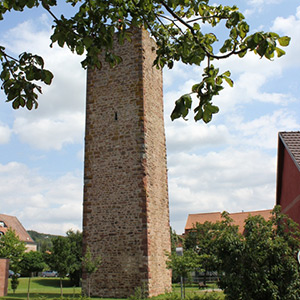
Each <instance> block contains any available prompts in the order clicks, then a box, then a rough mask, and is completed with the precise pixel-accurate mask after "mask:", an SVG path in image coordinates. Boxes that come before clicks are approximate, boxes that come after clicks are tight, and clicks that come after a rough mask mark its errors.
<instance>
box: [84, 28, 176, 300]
mask: <svg viewBox="0 0 300 300" xmlns="http://www.w3.org/2000/svg"><path fill="white" fill-rule="evenodd" d="M114 51H115V53H117V54H118V55H120V56H121V57H122V59H123V61H122V62H121V63H120V64H119V65H118V66H117V67H115V68H113V69H112V68H110V67H109V66H108V65H107V64H104V63H103V67H102V69H101V70H97V69H95V70H91V69H90V70H88V75H87V106H86V135H85V168H84V181H85V185H84V204H83V205H84V206H83V239H84V240H83V243H84V248H85V249H86V247H89V248H90V250H91V252H92V254H93V255H94V256H98V255H101V257H102V264H101V266H100V269H99V270H98V271H97V272H96V273H95V274H93V275H92V277H91V295H93V296H98V297H114V298H124V297H128V296H130V295H132V294H133V293H134V291H135V288H138V287H140V288H143V289H144V290H145V292H146V293H147V294H148V296H150V297H151V296H155V295H158V294H162V293H165V292H166V291H169V290H170V289H171V273H170V271H169V270H167V269H166V255H165V254H166V252H170V227H169V203H168V186H167V167H166V146H165V134H164V120H163V91H162V72H161V70H157V69H156V68H155V67H152V64H153V61H154V59H155V57H156V52H155V42H154V41H153V40H152V39H151V38H150V37H149V34H148V32H147V31H145V30H139V29H135V30H134V34H133V36H132V42H131V43H129V42H125V44H124V45H122V46H120V45H116V46H115V48H114ZM86 276H87V275H86V274H84V276H83V290H85V291H86V292H87V288H88V287H87V286H88V284H87V279H86V278H87V277H86Z"/></svg>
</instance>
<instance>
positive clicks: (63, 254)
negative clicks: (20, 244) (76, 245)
mask: <svg viewBox="0 0 300 300" xmlns="http://www.w3.org/2000/svg"><path fill="white" fill-rule="evenodd" d="M52 242H53V247H52V249H51V252H50V253H49V254H48V259H47V264H48V265H49V266H50V267H51V268H52V270H55V271H57V273H58V275H59V278H60V293H61V297H62V296H63V284H62V279H63V278H64V277H66V275H67V274H68V273H69V272H70V267H71V266H72V265H73V263H74V256H73V255H72V252H71V244H70V241H69V240H68V239H67V238H66V237H62V236H58V237H55V238H54V239H53V241H52Z"/></svg>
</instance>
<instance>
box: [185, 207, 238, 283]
mask: <svg viewBox="0 0 300 300" xmlns="http://www.w3.org/2000/svg"><path fill="white" fill-rule="evenodd" d="M226 233H229V234H232V233H233V234H237V233H238V227H237V226H235V225H233V224H232V219H231V218H230V217H229V214H228V213H227V212H223V213H222V220H221V221H218V222H216V223H212V222H208V221H206V222H204V223H202V224H201V223H196V225H195V226H194V228H193V229H192V230H191V231H190V232H189V233H188V234H187V236H186V238H185V240H184V247H185V249H189V250H193V251H194V252H195V253H196V254H197V255H198V260H197V261H198V264H199V265H198V267H199V268H201V269H203V270H204V279H203V284H204V285H206V280H207V273H208V272H209V271H218V269H219V264H220V258H219V256H218V250H217V249H218V247H219V245H218V242H219V237H220V236H221V235H224V234H226Z"/></svg>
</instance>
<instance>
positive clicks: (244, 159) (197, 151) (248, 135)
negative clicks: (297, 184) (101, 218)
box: [0, 0, 300, 234]
mask: <svg viewBox="0 0 300 300" xmlns="http://www.w3.org/2000/svg"><path fill="white" fill-rule="evenodd" d="M60 3H62V1H61V2H60ZM226 4H230V5H231V4H232V5H233V4H236V5H237V6H239V7H240V8H241V11H242V12H243V13H244V14H245V16H246V19H247V21H248V23H249V24H250V25H251V30H264V31H276V32H278V33H279V34H281V35H289V36H290V37H291V38H292V39H291V44H290V46H289V47H288V48H286V49H285V50H286V53H287V54H286V55H285V56H284V57H282V58H280V59H275V60H274V61H272V62H270V61H267V60H264V59H259V58H258V57H256V56H254V55H248V56H247V57H246V58H244V59H242V60H241V59H238V58H231V59H229V60H226V61H219V62H214V64H215V65H218V66H219V67H220V68H221V70H224V71H226V70H227V69H229V70H231V72H232V78H233V80H234V82H235V84H234V87H233V88H230V87H227V88H226V89H225V90H223V91H222V92H221V94H220V96H219V97H218V98H216V99H215V103H216V104H217V105H218V106H219V107H220V112H219V114H218V115H216V116H215V117H214V118H213V121H212V122H211V123H210V124H208V125H205V124H202V123H195V122H194V121H193V119H192V116H190V120H189V121H188V122H185V121H183V120H177V121H175V122H171V120H170V117H169V116H170V113H171V111H172V109H173V106H174V100H176V99H177V98H178V97H179V96H180V95H182V94H184V93H187V92H189V90H190V87H191V85H192V84H193V83H196V81H197V78H198V77H201V70H200V69H199V68H196V67H186V66H184V65H182V64H176V65H175V67H174V69H173V70H171V71H169V70H165V71H164V101H165V124H166V138H167V153H168V169H169V197H170V219H171V226H172V227H173V228H174V229H175V230H176V232H177V233H182V232H183V230H184V226H185V222H186V219H187V215H188V214H189V213H201V212H213V211H223V210H227V211H229V212H238V211H242V210H244V211H250V210H260V209H269V208H272V207H273V206H274V204H275V189H276V155H277V134H278V131H299V130H300V96H299V95H300V79H299V75H298V73H299V68H300V56H299V53H300V3H299V1H295V0H289V1H283V0H252V1H239V2H236V3H235V2H232V1H230V3H228V2H227V3H226ZM57 11H58V10H57ZM62 11H63V12H64V13H66V12H67V13H68V10H66V7H65V6H64V5H63V6H62ZM50 31H51V19H50V17H49V16H48V15H46V14H45V13H44V12H43V11H42V10H34V11H29V10H27V11H26V12H25V13H13V14H8V15H7V17H5V20H4V21H1V27H0V44H2V45H4V46H5V47H6V48H7V49H9V51H11V53H13V54H14V55H18V54H19V53H21V52H22V51H30V52H32V53H37V54H40V55H43V56H44V58H45V63H46V67H47V68H49V69H51V70H52V71H53V73H54V75H55V78H54V81H53V84H52V85H51V87H44V89H43V95H42V96H41V97H40V100H39V108H38V109H37V110H35V111H30V112H29V111H26V110H18V111H14V110H13V109H12V108H11V105H10V104H8V103H4V101H3V100H4V96H3V94H0V99H1V101H0V199H1V201H0V212H1V213H4V214H11V215H15V216H17V217H18V218H19V219H20V221H21V222H22V223H23V224H24V226H25V227H26V229H33V230H36V231H39V232H45V233H56V234H63V233H65V232H66V231H67V230H68V229H70V228H73V229H81V219H82V184H83V183H82V181H83V180H82V178H83V146H84V145H83V140H84V119H85V116H84V114H85V111H84V105H85V104H84V102H85V83H86V77H85V76H86V75H85V71H84V70H82V69H81V67H80V61H81V60H82V59H83V58H82V57H78V56H76V55H73V54H71V53H70V52H69V51H68V50H67V49H60V48H58V47H54V48H53V49H50V48H49V44H50V40H49V36H50Z"/></svg>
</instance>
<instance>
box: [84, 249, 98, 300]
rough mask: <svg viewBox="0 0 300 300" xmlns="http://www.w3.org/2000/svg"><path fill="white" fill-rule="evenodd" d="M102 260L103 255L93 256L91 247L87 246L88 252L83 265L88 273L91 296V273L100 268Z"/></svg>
mask: <svg viewBox="0 0 300 300" xmlns="http://www.w3.org/2000/svg"><path fill="white" fill-rule="evenodd" d="M101 261H102V259H101V256H96V257H93V255H92V252H91V249H90V247H87V249H86V253H85V255H84V257H83V259H82V265H83V268H84V270H85V272H86V274H87V280H88V297H89V298H90V296H91V275H92V274H93V273H95V272H96V271H97V270H98V269H99V267H100V265H101Z"/></svg>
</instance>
